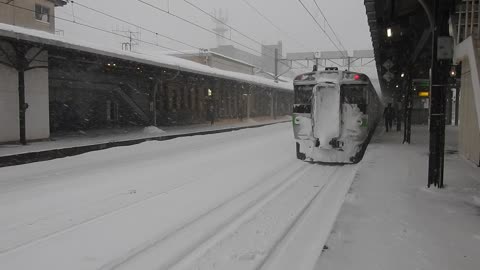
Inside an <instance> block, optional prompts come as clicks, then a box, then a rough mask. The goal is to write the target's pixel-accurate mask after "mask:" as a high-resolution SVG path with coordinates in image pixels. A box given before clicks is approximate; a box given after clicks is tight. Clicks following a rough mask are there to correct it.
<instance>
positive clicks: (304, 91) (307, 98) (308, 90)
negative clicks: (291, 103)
mask: <svg viewBox="0 0 480 270" xmlns="http://www.w3.org/2000/svg"><path fill="white" fill-rule="evenodd" d="M313 86H314V85H298V86H296V87H295V104H310V103H311V102H312V95H313V92H312V90H313Z"/></svg>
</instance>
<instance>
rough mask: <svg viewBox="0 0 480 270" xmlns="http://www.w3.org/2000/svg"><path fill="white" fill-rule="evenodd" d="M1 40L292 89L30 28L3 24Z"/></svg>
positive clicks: (266, 80)
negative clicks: (41, 45)
mask: <svg viewBox="0 0 480 270" xmlns="http://www.w3.org/2000/svg"><path fill="white" fill-rule="evenodd" d="M0 37H9V38H14V39H18V40H24V41H30V42H36V43H42V44H46V45H49V46H55V47H59V48H65V49H71V50H77V51H81V52H88V53H93V54H99V55H103V56H108V57H113V58H119V59H123V60H127V61H132V62H139V63H143V64H147V65H152V66H158V67H164V68H169V69H174V70H180V71H185V72H191V73H196V74H201V75H206V76H212V77H217V78H223V79H230V80H237V81H242V82H246V83H252V84H258V85H262V86H266V87H272V88H277V89H281V90H287V91H292V90H293V83H284V82H279V83H275V82H274V81H272V80H268V79H265V78H261V77H258V76H254V75H248V74H243V73H238V72H232V71H226V70H221V69H217V68H212V67H209V66H205V65H202V64H199V63H195V62H192V61H189V60H186V59H182V58H178V57H174V56H170V55H161V54H158V55H154V56H152V55H146V54H140V53H135V52H128V51H122V50H118V49H114V48H109V47H104V46H101V45H99V44H92V43H88V42H84V41H79V40H74V39H72V38H68V37H64V36H57V35H54V34H51V33H47V32H42V31H38V30H33V29H27V28H23V27H19V26H14V25H9V24H3V23H0Z"/></svg>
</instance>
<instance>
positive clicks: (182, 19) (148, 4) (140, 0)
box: [137, 0, 273, 58]
mask: <svg viewBox="0 0 480 270" xmlns="http://www.w3.org/2000/svg"><path fill="white" fill-rule="evenodd" d="M137 1H138V2H140V3H142V4H144V5H147V6H149V7H151V8H153V9H156V10H158V11H160V12H163V13H165V14H167V15H170V16H173V17H175V18H177V19H179V20H181V21H183V22H186V23H188V24H190V25H193V26H195V27H197V28H200V29H202V30H204V31H206V32H209V33H212V34H214V35H216V36H220V37H222V38H225V39H227V40H229V41H231V42H233V43H235V44H237V45H239V46H242V47H244V48H246V49H249V50H251V51H254V52H257V53H260V54H261V55H264V56H266V57H270V58H273V57H272V56H270V55H267V54H265V53H263V52H261V51H258V50H256V49H254V48H252V47H249V46H247V45H245V44H242V43H240V42H238V41H236V40H234V39H232V38H226V37H225V36H223V35H220V34H219V33H216V32H214V31H212V30H210V29H208V28H206V27H204V26H201V25H199V24H197V23H194V22H192V21H190V20H188V19H185V18H183V17H181V16H179V15H177V14H175V13H172V12H169V11H167V10H165V9H163V8H160V7H158V6H156V5H154V4H151V3H148V2H145V1H143V0H137Z"/></svg>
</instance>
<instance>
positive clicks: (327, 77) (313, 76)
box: [294, 70, 369, 85]
mask: <svg viewBox="0 0 480 270" xmlns="http://www.w3.org/2000/svg"><path fill="white" fill-rule="evenodd" d="M345 81H347V82H349V83H366V82H368V81H369V78H368V76H367V75H365V74H363V73H359V72H351V71H342V70H335V71H330V70H326V71H314V72H309V73H304V74H300V75H298V76H297V77H296V78H295V80H294V83H295V84H298V85H304V84H312V83H315V84H317V83H322V82H332V83H341V82H345Z"/></svg>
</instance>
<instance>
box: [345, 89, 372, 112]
mask: <svg viewBox="0 0 480 270" xmlns="http://www.w3.org/2000/svg"><path fill="white" fill-rule="evenodd" d="M341 96H342V103H343V104H356V105H357V106H358V108H360V110H361V111H362V112H365V111H366V107H367V88H366V86H365V85H342V91H341Z"/></svg>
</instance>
